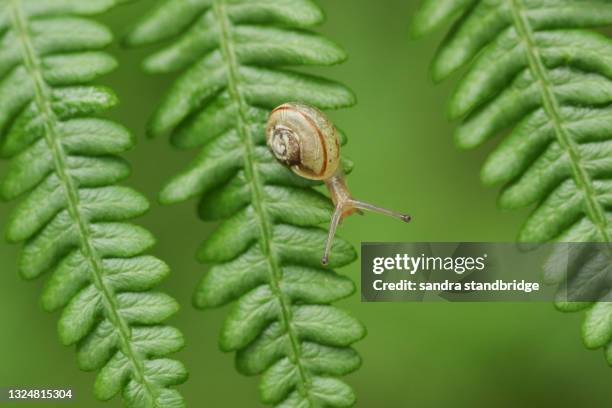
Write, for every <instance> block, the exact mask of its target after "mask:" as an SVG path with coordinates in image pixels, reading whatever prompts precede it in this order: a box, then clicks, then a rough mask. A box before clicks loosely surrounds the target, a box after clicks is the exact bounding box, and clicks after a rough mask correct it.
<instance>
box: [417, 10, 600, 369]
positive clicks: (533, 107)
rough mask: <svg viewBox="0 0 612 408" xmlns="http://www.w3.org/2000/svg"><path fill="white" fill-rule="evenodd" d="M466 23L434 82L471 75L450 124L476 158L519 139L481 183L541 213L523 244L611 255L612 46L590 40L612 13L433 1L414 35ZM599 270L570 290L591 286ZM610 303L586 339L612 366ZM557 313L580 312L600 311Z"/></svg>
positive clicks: (595, 310) (565, 305)
mask: <svg viewBox="0 0 612 408" xmlns="http://www.w3.org/2000/svg"><path fill="white" fill-rule="evenodd" d="M455 19H456V20H457V22H456V23H455V26H454V28H453V30H452V31H451V33H450V34H448V36H447V37H446V39H445V41H444V43H443V44H442V46H441V47H440V49H439V50H438V53H437V55H436V57H435V60H434V62H433V69H432V71H433V77H434V79H435V80H442V79H445V78H447V77H448V76H449V75H451V74H452V73H454V72H455V71H457V70H459V69H462V68H467V72H466V73H465V75H464V77H463V78H462V79H461V81H460V82H459V85H458V86H457V88H456V90H455V92H454V93H453V95H452V97H451V101H450V108H449V113H450V116H451V118H453V119H459V118H462V123H461V125H460V126H459V129H458V130H457V132H456V135H455V138H456V141H457V143H458V145H459V146H461V147H463V148H474V147H477V146H479V145H481V144H483V143H485V142H486V141H488V140H489V139H491V138H493V137H494V136H495V135H496V134H498V133H499V132H501V131H504V130H507V129H510V128H512V127H513V129H511V130H510V132H509V135H508V136H507V137H506V138H505V140H504V141H503V142H502V143H501V144H500V145H499V146H498V147H497V148H496V150H495V151H494V152H493V153H492V154H491V156H490V157H489V159H488V161H487V162H486V164H485V165H484V168H483V170H482V180H483V181H484V182H485V183H486V184H505V187H504V189H503V192H502V194H501V196H500V200H499V203H500V205H501V206H502V207H504V208H521V207H526V206H529V205H536V209H535V210H534V211H533V213H532V214H531V216H530V217H529V219H528V220H527V222H526V223H525V225H524V226H523V228H522V229H521V232H520V235H519V240H520V241H524V242H536V243H541V242H548V241H560V242H603V243H610V241H611V238H612V211H611V210H612V179H611V176H612V125H611V124H612V121H611V120H610V118H611V116H610V115H611V112H612V110H611V106H612V105H611V104H610V103H611V102H612V69H611V67H612V65H611V62H612V42H611V41H610V40H609V39H608V38H606V37H605V36H603V35H601V34H598V33H595V32H593V31H589V30H586V28H590V27H599V26H606V25H610V24H612V4H611V3H610V2H609V1H605V0H584V1H577V0H493V1H480V0H445V1H439V0H426V1H424V2H423V4H422V7H421V9H420V10H419V12H418V14H417V16H416V18H415V19H414V23H413V26H412V31H413V34H414V35H415V36H421V35H424V34H427V33H430V32H431V31H433V30H435V29H437V28H438V27H440V26H442V25H444V24H446V23H447V22H449V21H451V20H455ZM588 269H589V268H583V270H582V272H580V274H579V275H578V276H575V277H571V279H572V283H571V284H572V285H588V281H589V279H586V277H585V276H583V274H584V273H586V272H588ZM602 274H605V271H602ZM563 279H564V277H560V276H557V277H555V278H554V279H552V281H555V282H560V281H562V280H563ZM575 290H577V289H576V288H575ZM608 290H609V289H608ZM605 299H609V294H606V293H603V294H602V302H596V304H595V305H594V307H592V308H591V309H590V311H589V312H588V318H587V321H586V323H585V325H584V329H583V333H584V336H583V337H584V339H585V343H586V344H587V346H589V347H591V348H599V347H606V346H607V350H608V351H607V358H608V362H609V363H610V364H612V351H611V350H612V308H611V307H610V306H609V305H610V303H605V302H604V301H605ZM557 306H558V307H559V308H560V309H561V310H567V311H573V310H579V309H583V308H587V307H589V306H592V305H591V304H588V303H575V302H558V303H557ZM594 339H595V340H594Z"/></svg>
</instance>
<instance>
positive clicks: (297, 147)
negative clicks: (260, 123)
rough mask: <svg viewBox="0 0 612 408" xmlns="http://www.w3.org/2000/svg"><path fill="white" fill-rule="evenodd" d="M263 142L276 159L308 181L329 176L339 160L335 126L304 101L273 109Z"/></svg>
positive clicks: (334, 171) (334, 170) (338, 144)
mask: <svg viewBox="0 0 612 408" xmlns="http://www.w3.org/2000/svg"><path fill="white" fill-rule="evenodd" d="M266 142H267V143H268V147H269V148H270V150H271V151H272V153H273V154H274V156H275V157H276V159H277V160H278V161H280V162H281V163H283V164H285V165H286V166H288V167H289V168H291V170H292V171H293V172H294V173H296V174H297V175H299V176H301V177H304V178H307V179H310V180H326V179H328V178H330V177H332V176H333V175H334V174H335V173H336V170H337V169H338V164H339V163H340V143H339V141H338V135H337V132H336V128H335V127H334V125H333V124H332V123H331V122H330V121H329V119H327V117H326V116H325V114H324V113H323V112H321V111H319V110H318V109H315V108H312V107H310V106H306V105H303V104H299V103H286V104H284V105H281V106H279V107H278V108H276V109H274V110H273V111H272V113H271V114H270V118H269V119H268V125H267V127H266Z"/></svg>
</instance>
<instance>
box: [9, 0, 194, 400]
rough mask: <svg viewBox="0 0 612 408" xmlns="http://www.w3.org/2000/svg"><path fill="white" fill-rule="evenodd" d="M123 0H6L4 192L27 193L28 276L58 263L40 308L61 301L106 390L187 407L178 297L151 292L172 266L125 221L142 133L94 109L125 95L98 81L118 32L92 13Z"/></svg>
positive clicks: (98, 390) (65, 334) (21, 228)
mask: <svg viewBox="0 0 612 408" xmlns="http://www.w3.org/2000/svg"><path fill="white" fill-rule="evenodd" d="M114 3H117V1H112V0H87V1H83V0H49V1H43V0H8V1H5V2H3V3H2V4H1V6H2V8H0V36H1V38H2V39H1V44H2V46H1V47H0V153H1V155H2V156H3V157H5V158H10V160H11V161H10V164H9V168H8V172H7V174H6V175H5V177H4V178H3V180H2V181H1V183H0V196H1V197H2V198H3V199H14V198H17V197H22V196H23V197H24V198H23V200H22V201H21V203H20V204H19V205H18V206H17V208H16V209H15V211H14V213H13V214H12V217H11V219H10V220H9V224H8V230H7V237H8V239H9V240H10V241H12V242H21V241H24V242H25V245H24V249H23V254H22V256H21V264H20V271H21V275H22V276H23V277H24V278H26V279H33V278H37V277H39V276H41V275H43V274H45V273H47V272H52V275H51V278H50V279H49V281H48V283H47V285H46V287H45V290H44V293H43V296H42V305H43V308H44V309H46V310H48V311H55V310H62V314H61V318H60V320H59V324H58V329H59V334H60V338H61V341H62V343H63V344H65V345H73V344H76V345H77V362H78V365H79V367H80V368H81V369H83V370H99V374H98V376H97V379H96V383H95V387H94V393H95V395H96V397H97V398H99V399H101V400H107V399H110V398H112V397H113V396H115V395H116V394H118V393H119V392H122V394H123V398H124V401H125V404H126V406H129V407H142V408H144V407H147V408H149V407H159V408H161V407H164V408H172V407H183V406H184V403H183V399H182V397H181V396H180V394H179V393H178V392H177V391H176V390H174V389H172V388H169V387H170V386H172V385H176V384H179V383H182V382H183V381H184V380H185V378H186V376H187V373H186V371H185V368H184V367H183V365H182V364H181V363H179V362H177V361H174V360H170V359H168V358H166V356H167V355H168V354H170V353H173V352H175V351H177V350H179V349H180V348H182V347H183V336H182V334H181V333H180V332H179V331H178V330H177V329H175V328H172V327H169V326H164V325H163V321H164V320H166V319H167V318H168V317H169V316H171V315H172V314H174V313H175V312H176V311H177V310H178V304H177V303H176V301H175V300H174V299H172V298H171V297H169V296H168V295H165V294H163V293H160V292H155V291H153V288H154V287H155V286H156V285H157V284H158V283H159V282H160V281H161V280H162V279H164V278H165V277H166V276H167V275H168V273H169V269H168V266H167V265H166V264H164V263H163V262H162V261H160V260H158V259H157V258H154V257H152V256H148V255H143V252H144V251H146V250H147V249H149V248H150V247H151V246H152V245H153V243H154V239H153V237H152V236H151V234H150V233H149V232H148V231H146V230H144V229H143V228H140V227H137V226H135V225H131V224H127V223H125V222H126V221H127V220H129V219H131V218H133V217H136V216H138V215H141V214H143V213H144V212H146V211H147V210H148V208H149V203H148V202H147V200H146V199H145V198H144V197H143V196H142V195H140V194H139V193H137V192H135V191H133V190H132V189H129V188H127V187H120V186H117V185H115V184H116V183H117V182H119V181H120V180H122V179H124V178H125V177H127V176H128V174H129V172H130V169H129V166H128V165H127V163H126V162H124V161H123V160H121V159H120V158H118V157H117V156H116V155H117V154H119V153H121V152H124V151H126V150H128V149H130V148H131V147H132V146H133V145H134V140H133V138H132V136H131V135H130V133H129V132H128V131H127V130H126V129H124V128H123V127H121V126H119V125H117V124H115V123H113V122H110V121H108V120H105V119H98V118H95V117H93V116H92V115H94V114H97V113H100V112H102V111H104V110H106V109H108V108H110V107H112V106H113V105H115V104H116V103H117V98H116V97H115V95H114V94H113V93H112V92H111V91H110V90H108V89H104V88H100V87H96V86H92V85H89V82H90V81H92V80H94V79H96V78H98V77H99V76H100V75H102V74H105V73H107V72H109V71H111V70H112V69H113V68H114V67H115V65H116V63H115V60H114V59H113V58H112V57H110V56H109V55H108V54H106V53H104V52H102V51H100V49H101V48H103V47H105V46H106V45H108V44H109V43H110V42H111V41H112V36H111V33H110V32H109V30H108V29H107V28H106V27H104V26H102V25H100V24H98V23H95V22H93V21H91V20H89V19H86V18H84V17H83V16H84V15H88V14H94V13H98V12H102V11H104V10H106V9H108V8H110V7H111V6H113V5H114Z"/></svg>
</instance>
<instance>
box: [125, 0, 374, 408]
mask: <svg viewBox="0 0 612 408" xmlns="http://www.w3.org/2000/svg"><path fill="white" fill-rule="evenodd" d="M322 19H323V15H322V12H321V10H320V9H319V8H318V7H317V6H315V5H314V4H313V3H312V2H311V1H309V0H274V1H271V0H249V1H247V0H243V1H240V0H239V1H224V0H218V1H209V0H196V1H191V2H185V1H180V0H168V1H163V2H161V4H160V5H159V6H158V7H156V8H155V9H153V10H152V11H151V12H150V13H149V15H148V16H146V17H145V18H144V19H143V20H142V21H141V22H140V23H139V24H138V25H137V26H136V27H135V28H134V29H133V30H132V31H131V33H130V34H129V35H128V37H127V39H126V42H127V44H128V45H132V46H137V45H146V44H152V43H155V42H158V41H164V40H168V39H173V41H172V42H171V43H170V44H169V45H167V46H166V47H165V48H164V49H162V50H161V51H159V52H157V53H156V54H154V55H152V56H151V57H149V58H148V59H147V60H146V61H145V64H144V65H145V68H146V70H147V71H149V72H154V73H164V72H175V71H183V70H184V72H183V73H182V74H181V76H180V78H179V79H178V81H177V82H176V84H175V85H174V86H173V87H172V89H171V90H170V92H169V94H168V95H167V97H166V98H165V100H164V101H163V103H162V105H161V107H160V108H159V109H158V111H157V112H156V114H155V115H154V117H153V120H152V122H151V126H150V133H151V134H152V135H153V136H157V135H162V134H166V133H171V134H172V142H173V143H174V145H175V146H177V147H180V148H196V147H198V148H200V149H201V150H200V154H199V156H198V157H197V158H196V159H195V161H194V162H193V163H192V164H191V165H190V166H189V167H188V169H187V170H185V171H183V172H182V173H181V174H179V175H178V176H177V177H175V178H174V179H173V180H172V181H170V182H169V183H168V184H167V185H166V186H165V188H164V189H163V191H162V193H161V201H162V202H163V203H166V204H168V203H176V202H180V201H184V200H187V199H189V198H192V197H202V198H201V206H200V215H201V217H202V218H203V219H204V220H209V221H217V220H221V221H222V222H221V224H220V227H219V228H218V229H217V230H216V231H215V232H214V233H213V234H212V236H210V237H209V238H208V239H207V240H206V242H205V243H204V244H203V245H202V247H201V248H200V251H199V254H198V257H199V260H200V261H202V262H206V263H211V264H213V266H212V267H211V269H210V271H209V272H208V274H207V275H206V276H205V277H204V278H203V280H202V282H201V284H200V285H199V287H198V288H197V290H196V293H195V297H194V303H195V304H196V306H198V307H200V308H210V307H218V306H222V305H225V304H227V303H230V302H233V301H236V303H235V305H234V307H233V309H232V311H231V313H230V314H229V317H228V318H227V320H226V322H225V325H224V327H223V330H222V333H221V338H220V346H221V348H222V349H223V350H225V351H235V352H236V365H237V368H238V370H239V371H240V372H241V373H243V374H246V375H256V374H263V379H262V383H261V396H262V399H263V401H264V402H265V403H268V404H273V405H276V406H279V407H320V406H329V407H347V406H351V405H352V404H353V403H354V400H355V397H354V395H353V391H352V390H351V389H350V388H349V387H348V386H347V385H346V384H345V383H343V382H342V381H340V380H339V379H337V378H336V377H337V376H340V375H344V374H347V373H349V372H351V371H353V370H355V369H357V368H358V366H359V365H360V357H359V356H358V355H357V353H356V352H355V351H354V350H353V349H352V348H350V345H351V344H352V343H354V342H356V341H357V340H359V339H361V338H362V337H363V336H364V334H365V329H364V328H363V327H362V325H361V324H360V323H359V322H357V321H356V320H355V319H354V318H352V317H351V316H349V315H348V314H347V313H345V312H343V311H341V310H338V309H336V308H334V307H332V306H330V305H329V304H330V303H331V302H334V301H336V300H338V299H341V298H344V297H346V296H349V295H351V294H352V293H353V292H354V290H355V289H354V286H353V283H352V282H351V281H350V280H349V279H347V278H345V277H342V276H340V275H338V274H336V273H334V272H332V271H329V270H323V269H322V268H321V265H320V254H321V250H322V248H323V246H324V242H325V237H326V232H325V231H323V230H321V229H319V228H317V226H319V225H320V224H322V223H327V222H329V219H330V216H331V209H332V207H331V205H330V203H329V201H328V199H327V198H325V197H324V196H323V195H321V194H319V193H317V192H316V191H314V190H313V189H311V188H310V186H312V184H310V183H309V182H307V181H304V180H303V179H300V178H299V177H297V176H295V175H294V174H293V173H291V172H290V171H289V170H287V169H286V168H285V167H284V166H282V165H280V164H278V163H277V162H276V161H275V160H274V158H273V156H272V155H271V153H270V152H269V151H268V149H267V147H266V145H265V136H264V130H265V122H266V120H267V117H268V114H269V112H270V110H271V109H272V108H274V107H276V106H278V105H280V104H281V103H284V102H287V101H296V100H297V101H301V102H303V103H307V104H310V105H315V106H318V107H319V108H321V109H334V108H340V107H345V106H350V105H352V104H354V101H355V98H354V96H353V94H352V93H351V92H350V91H349V90H348V89H347V88H345V87H344V86H342V85H340V84H337V83H335V82H331V81H328V80H324V79H322V78H317V77H313V76H309V75H306V74H303V73H297V72H293V71H288V70H285V69H282V68H281V66H283V67H286V66H304V65H333V64H337V63H340V62H342V61H343V60H344V59H345V58H346V55H345V53H344V52H343V51H342V50H341V49H340V48H339V47H338V46H337V45H335V44H334V43H332V42H330V41H329V40H327V39H325V38H323V37H321V36H319V35H317V34H314V33H312V32H309V31H306V29H307V28H309V27H311V26H313V25H315V24H317V23H319V22H321V20H322ZM355 258H356V253H355V251H354V249H353V248H352V247H351V246H350V245H349V244H348V243H347V242H346V241H343V240H337V241H336V242H335V245H334V247H333V255H332V256H331V259H332V260H333V261H332V263H333V265H332V266H334V267H339V266H343V265H346V264H348V263H350V262H352V261H353V260H354V259H355Z"/></svg>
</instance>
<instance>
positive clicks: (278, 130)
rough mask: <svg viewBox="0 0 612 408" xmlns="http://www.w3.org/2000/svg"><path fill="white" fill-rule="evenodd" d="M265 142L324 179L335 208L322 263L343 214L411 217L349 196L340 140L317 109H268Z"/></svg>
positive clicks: (299, 170) (298, 169) (284, 159)
mask: <svg viewBox="0 0 612 408" xmlns="http://www.w3.org/2000/svg"><path fill="white" fill-rule="evenodd" d="M266 142H267V144H268V147H269V148H270V150H271V151H272V154H273V155H274V157H275V158H276V159H277V160H278V161H279V162H281V163H282V164H284V165H285V166H287V167H289V168H290V169H291V170H292V171H293V172H294V173H295V174H297V175H299V176H301V177H304V178H306V179H309V180H318V181H324V182H325V185H326V186H327V189H328V190H329V192H330V195H331V198H332V201H333V202H334V205H335V207H336V208H335V211H334V213H333V215H332V220H331V225H330V228H329V235H328V238H327V243H326V245H325V252H324V254H323V258H322V261H321V262H322V263H323V264H324V265H327V263H328V261H329V252H330V250H331V245H332V242H333V238H334V235H335V233H336V229H337V227H338V225H339V224H340V222H341V221H342V220H343V219H344V218H346V217H347V216H349V215H351V214H353V213H355V212H358V211H360V210H368V211H374V212H378V213H381V214H384V215H388V216H391V217H394V218H398V219H400V220H402V221H404V222H409V221H410V220H411V217H410V216H409V215H404V214H400V213H397V212H395V211H391V210H387V209H385V208H381V207H377V206H374V205H371V204H368V203H365V202H362V201H358V200H355V199H353V197H352V196H351V194H350V191H349V189H348V187H347V185H346V178H345V176H344V173H343V171H342V168H341V166H340V141H339V139H338V132H337V130H336V127H335V126H334V124H333V123H332V122H331V121H330V120H329V119H328V118H327V116H326V115H325V114H324V113H323V112H321V111H320V110H318V109H316V108H313V107H311V106H308V105H304V104H301V103H286V104H283V105H281V106H279V107H277V108H276V109H274V110H273V111H272V113H271V114H270V117H269V119H268V124H267V126H266Z"/></svg>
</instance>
